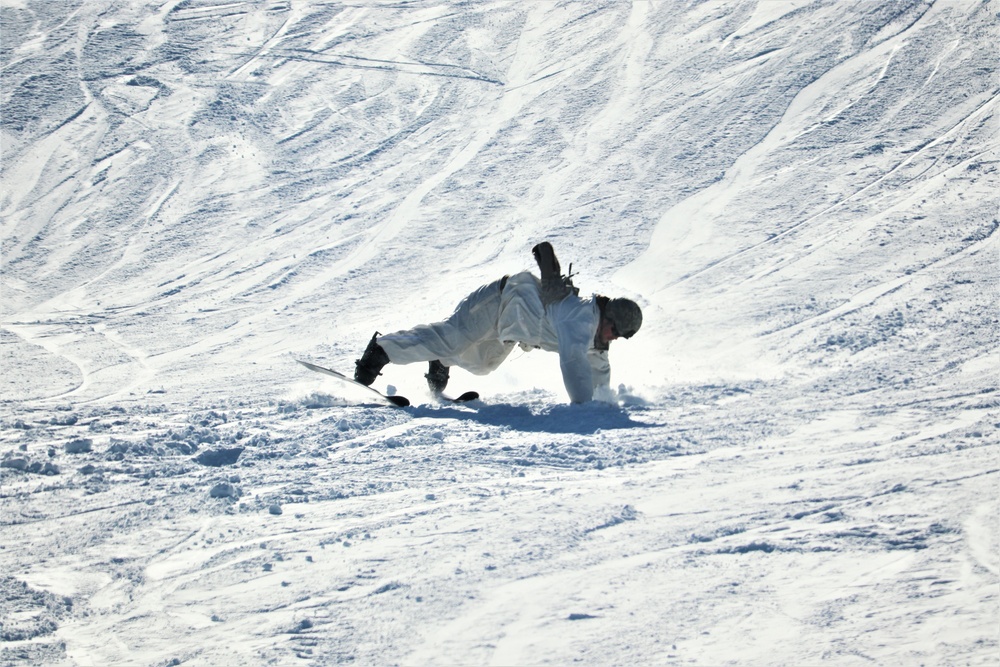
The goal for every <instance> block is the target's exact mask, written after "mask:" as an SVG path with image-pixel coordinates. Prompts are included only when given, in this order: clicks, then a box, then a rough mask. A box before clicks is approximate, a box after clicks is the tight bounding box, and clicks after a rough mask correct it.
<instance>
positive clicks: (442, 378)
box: [424, 359, 448, 395]
mask: <svg viewBox="0 0 1000 667" xmlns="http://www.w3.org/2000/svg"><path fill="white" fill-rule="evenodd" d="M424 377H425V378H427V386H428V387H430V390H431V393H433V394H434V395H438V394H442V393H444V390H445V389H446V388H447V387H448V367H447V366H445V365H444V364H442V363H441V362H440V361H438V360H437V359H435V360H434V361H432V362H431V363H430V365H429V367H428V369H427V375H425V376H424Z"/></svg>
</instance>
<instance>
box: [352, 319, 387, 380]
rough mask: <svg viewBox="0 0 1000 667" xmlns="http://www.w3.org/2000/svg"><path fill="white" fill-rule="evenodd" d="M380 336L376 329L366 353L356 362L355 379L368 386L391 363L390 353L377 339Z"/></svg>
mask: <svg viewBox="0 0 1000 667" xmlns="http://www.w3.org/2000/svg"><path fill="white" fill-rule="evenodd" d="M378 336H379V333H378V332H377V331H376V332H375V335H373V336H372V339H371V340H370V341H368V347H367V348H365V353H364V354H362V355H361V358H360V359H358V360H357V361H355V362H354V379H355V381H357V382H360V383H361V384H363V385H365V386H366V387H370V386H371V384H372V382H374V381H375V378H377V377H378V376H379V375H381V374H382V368H383V367H384V366H385V365H386V364H387V363H389V355H387V354H386V353H385V350H383V349H382V346H381V345H379V344H378V343H377V342H376V341H375V339H376V338H377V337H378Z"/></svg>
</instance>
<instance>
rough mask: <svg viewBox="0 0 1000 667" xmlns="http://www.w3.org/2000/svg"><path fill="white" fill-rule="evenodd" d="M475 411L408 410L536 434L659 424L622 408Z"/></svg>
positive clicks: (475, 406) (475, 407) (592, 405)
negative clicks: (639, 417) (641, 418)
mask: <svg viewBox="0 0 1000 667" xmlns="http://www.w3.org/2000/svg"><path fill="white" fill-rule="evenodd" d="M469 407H471V408H472V409H463V408H457V407H451V406H446V407H438V406H432V405H421V406H416V407H412V408H408V409H409V410H410V411H411V412H412V413H413V415H414V416H416V417H432V418H438V419H439V418H442V417H444V418H449V419H461V420H465V421H472V422H477V423H480V424H486V425H489V426H507V427H510V428H511V429H514V430H517V431H524V432H536V433H576V434H578V435H592V434H594V433H597V432H598V431H609V430H619V429H630V428H655V427H657V426H661V425H660V424H653V423H647V422H641V421H636V420H635V419H633V418H632V416H631V415H630V414H629V411H628V410H625V409H623V408H620V407H617V406H613V405H608V404H601V403H589V404H587V405H555V406H551V407H546V408H544V409H542V410H537V411H535V410H532V409H531V408H530V407H528V406H526V405H510V404H493V405H484V404H481V403H478V402H474V403H470V404H469Z"/></svg>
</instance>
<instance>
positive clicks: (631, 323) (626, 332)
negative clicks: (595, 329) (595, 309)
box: [601, 298, 642, 342]
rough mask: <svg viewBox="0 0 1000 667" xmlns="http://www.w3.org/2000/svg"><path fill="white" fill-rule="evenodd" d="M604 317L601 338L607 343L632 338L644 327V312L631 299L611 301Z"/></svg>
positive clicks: (606, 307) (605, 307)
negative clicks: (617, 339)
mask: <svg viewBox="0 0 1000 667" xmlns="http://www.w3.org/2000/svg"><path fill="white" fill-rule="evenodd" d="M602 315H603V319H602V322H601V337H602V338H603V339H604V341H605V342H611V341H613V340H615V339H616V338H631V337H632V336H634V335H635V334H636V332H637V331H639V327H641V326H642V310H641V309H640V308H639V304H637V303H636V302H635V301H632V300H631V299H624V298H617V299H609V300H608V302H607V304H606V305H605V306H604V312H603V313H602Z"/></svg>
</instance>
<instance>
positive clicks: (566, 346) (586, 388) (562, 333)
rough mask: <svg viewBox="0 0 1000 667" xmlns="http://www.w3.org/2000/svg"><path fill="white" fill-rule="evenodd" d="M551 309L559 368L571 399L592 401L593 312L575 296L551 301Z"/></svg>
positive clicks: (583, 401) (581, 401)
mask: <svg viewBox="0 0 1000 667" xmlns="http://www.w3.org/2000/svg"><path fill="white" fill-rule="evenodd" d="M549 309H550V316H551V318H552V324H553V326H554V327H555V330H556V335H557V336H558V338H559V368H560V370H561V371H562V376H563V384H564V385H565V387H566V393H567V394H569V400H570V401H572V402H573V403H586V402H587V401H590V400H593V398H594V379H595V378H594V367H593V366H592V363H591V358H590V356H589V355H588V351H589V350H590V344H591V342H592V341H593V338H594V328H595V327H594V321H593V319H594V318H593V314H592V312H591V311H590V308H589V307H586V306H585V305H584V304H581V303H580V300H579V299H578V298H576V297H575V296H570V297H567V298H565V299H563V300H562V301H560V302H559V303H555V304H552V305H551V306H549ZM609 373H610V369H609Z"/></svg>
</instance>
